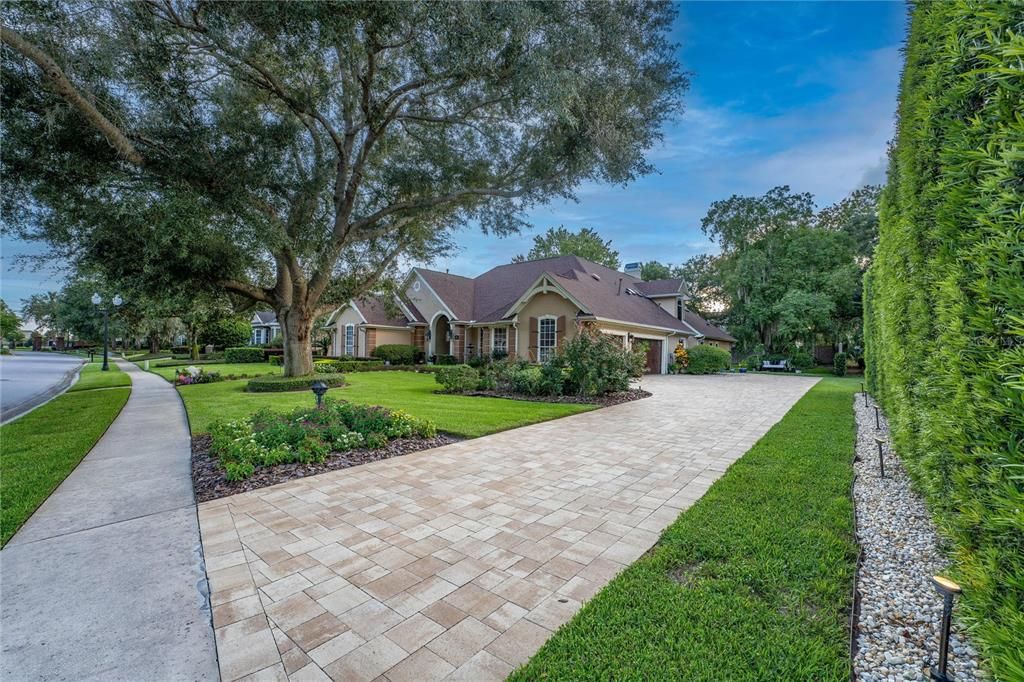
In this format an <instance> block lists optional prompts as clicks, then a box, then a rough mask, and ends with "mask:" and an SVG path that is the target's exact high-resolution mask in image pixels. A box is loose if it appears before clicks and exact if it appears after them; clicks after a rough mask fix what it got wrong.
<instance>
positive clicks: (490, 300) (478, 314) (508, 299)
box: [417, 256, 690, 332]
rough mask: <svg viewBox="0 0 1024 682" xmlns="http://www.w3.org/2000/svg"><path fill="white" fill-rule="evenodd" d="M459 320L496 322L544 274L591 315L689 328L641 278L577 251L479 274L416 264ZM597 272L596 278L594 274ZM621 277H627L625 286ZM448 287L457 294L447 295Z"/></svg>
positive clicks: (652, 324) (450, 291)
mask: <svg viewBox="0 0 1024 682" xmlns="http://www.w3.org/2000/svg"><path fill="white" fill-rule="evenodd" d="M417 271H418V272H419V273H420V274H422V275H423V277H424V279H426V280H427V283H428V284H430V286H431V288H433V289H434V291H435V292H437V294H438V296H440V297H441V298H442V299H443V300H444V301H445V303H446V304H448V306H450V307H452V308H453V310H452V312H453V313H455V314H456V315H457V316H458V317H459V319H462V320H473V321H476V322H497V321H499V320H501V319H503V318H504V317H505V315H506V314H507V313H508V311H509V309H510V308H511V307H512V306H513V305H514V304H515V303H516V301H518V300H519V298H520V297H522V295H523V294H524V293H525V292H526V290H527V288H529V287H530V286H531V285H532V284H533V283H534V282H536V281H537V279H538V278H539V277H540V276H541V275H542V274H545V273H546V274H547V275H549V276H550V277H551V278H552V279H553V280H555V281H557V282H558V283H559V284H560V285H561V286H562V287H563V288H565V289H566V291H568V292H569V293H570V295H571V296H572V297H573V298H575V299H576V300H577V301H579V303H580V304H581V305H582V306H584V307H585V308H586V310H584V311H583V312H584V313H586V314H590V315H594V316H597V317H603V318H606V319H612V320H621V321H623V322H630V323H634V324H643V325H648V326H654V327H662V328H667V329H675V330H678V331H687V332H688V331H690V328H689V327H687V326H686V325H684V324H682V323H681V322H680V321H679V320H677V319H676V318H675V317H674V316H673V315H671V314H669V313H668V312H666V311H665V310H664V309H663V308H661V306H659V305H657V304H656V303H654V302H653V301H651V300H650V299H648V298H646V297H645V296H641V295H637V294H632V293H630V291H629V290H633V291H639V287H638V285H639V284H642V282H641V280H639V279H638V278H636V277H633V276H632V275H627V274H626V273H624V272H619V271H617V270H613V269H611V268H608V267H605V266H603V265H599V264H598V263H593V262H591V261H588V260H586V259H583V258H580V257H578V256H556V257H554V258H542V259H539V260H531V261H525V262H522V263H509V264H508V265H499V266H498V267H496V268H492V269H490V270H488V271H487V272H485V273H483V274H482V275H480V276H479V277H477V278H476V279H469V278H467V277H459V276H457V275H450V274H447V273H440V272H435V271H433V270H424V269H422V268H417ZM595 276H596V277H595ZM619 280H622V284H621V287H620V285H619ZM444 292H449V295H451V296H452V297H453V298H452V299H449V298H446V295H445V293H444Z"/></svg>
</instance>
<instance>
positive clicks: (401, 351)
mask: <svg viewBox="0 0 1024 682" xmlns="http://www.w3.org/2000/svg"><path fill="white" fill-rule="evenodd" d="M418 352H419V348H417V347H416V346H410V345H407V344H404V343H385V344H384V345H382V346H377V347H376V348H374V349H373V353H372V354H371V355H373V357H375V358H380V359H381V360H383V361H385V362H390V363H391V364H392V365H412V364H415V361H416V354H417V353H418Z"/></svg>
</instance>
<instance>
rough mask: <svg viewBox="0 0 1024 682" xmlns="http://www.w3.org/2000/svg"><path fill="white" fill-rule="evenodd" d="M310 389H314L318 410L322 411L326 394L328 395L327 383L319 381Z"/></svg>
mask: <svg viewBox="0 0 1024 682" xmlns="http://www.w3.org/2000/svg"><path fill="white" fill-rule="evenodd" d="M310 388H311V389H313V395H315V396H316V409H318V410H322V409H323V407H324V394H325V393H327V382H325V381H321V380H319V379H317V380H316V381H314V382H313V384H312V385H311V386H310Z"/></svg>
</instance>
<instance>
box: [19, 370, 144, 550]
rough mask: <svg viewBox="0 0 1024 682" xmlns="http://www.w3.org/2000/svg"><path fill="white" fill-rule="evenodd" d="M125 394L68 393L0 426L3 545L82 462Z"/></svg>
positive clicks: (125, 390)
mask: <svg viewBox="0 0 1024 682" xmlns="http://www.w3.org/2000/svg"><path fill="white" fill-rule="evenodd" d="M125 377H126V378H127V375H125ZM130 392H131V389H130V388H112V389H110V390H105V391H78V392H75V393H72V392H68V393H65V394H64V395H61V396H59V397H57V398H55V399H54V400H51V401H50V402H48V403H46V404H45V405H42V406H41V407H38V408H36V409H35V410H33V411H31V412H29V413H28V414H26V415H25V416H24V417H21V418H20V419H16V420H15V421H13V422H11V423H9V424H5V425H4V426H0V444H2V447H0V500H2V501H3V504H2V505H0V544H6V543H7V541H8V540H9V539H10V538H11V536H12V535H14V532H15V531H16V530H18V528H20V527H21V524H23V523H25V521H26V520H28V517H29V516H31V515H32V512H34V511H35V510H36V508H37V507H38V506H39V505H40V504H42V503H43V501H44V500H45V499H46V498H47V496H49V494H50V493H51V492H53V491H54V489H56V487H57V486H58V485H60V483H61V481H63V480H64V479H65V478H66V477H67V475H68V474H70V473H71V472H72V470H74V468H75V467H76V466H77V465H78V463H79V462H80V461H82V458H83V457H85V455H86V454H87V453H88V452H89V450H90V449H91V448H92V446H93V445H95V444H96V441H98V440H99V438H100V436H102V435H103V432H104V431H106V430H107V427H108V426H109V425H110V423H111V422H112V421H114V419H115V418H116V417H117V415H118V413H119V412H120V411H121V408H122V407H123V406H124V404H125V401H127V400H128V394H129V393H130Z"/></svg>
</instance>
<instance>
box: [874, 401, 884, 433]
mask: <svg viewBox="0 0 1024 682" xmlns="http://www.w3.org/2000/svg"><path fill="white" fill-rule="evenodd" d="M881 428H882V423H881V422H880V421H879V420H878V405H875V431H878V430H880V429H881Z"/></svg>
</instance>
